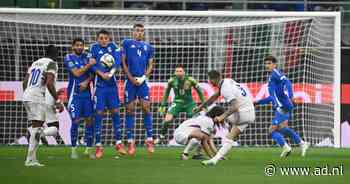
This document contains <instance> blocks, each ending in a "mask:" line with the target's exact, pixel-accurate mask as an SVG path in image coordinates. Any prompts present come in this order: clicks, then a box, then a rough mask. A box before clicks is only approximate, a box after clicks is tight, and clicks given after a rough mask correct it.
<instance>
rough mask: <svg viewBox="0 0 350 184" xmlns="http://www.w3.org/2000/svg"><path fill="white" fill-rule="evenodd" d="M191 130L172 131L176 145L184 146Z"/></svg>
mask: <svg viewBox="0 0 350 184" xmlns="http://www.w3.org/2000/svg"><path fill="white" fill-rule="evenodd" d="M192 131H193V129H192V128H177V129H175V131H174V138H175V141H176V143H178V144H182V145H186V144H187V142H188V137H189V136H190V134H191V132H192Z"/></svg>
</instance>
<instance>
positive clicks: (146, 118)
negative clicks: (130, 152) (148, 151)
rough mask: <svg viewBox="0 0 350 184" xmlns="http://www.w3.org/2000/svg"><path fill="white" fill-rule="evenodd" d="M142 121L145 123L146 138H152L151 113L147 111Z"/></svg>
mask: <svg viewBox="0 0 350 184" xmlns="http://www.w3.org/2000/svg"><path fill="white" fill-rule="evenodd" d="M143 123H144V125H145V129H146V135H147V138H152V136H153V127H152V114H151V113H147V114H145V115H144V117H143Z"/></svg>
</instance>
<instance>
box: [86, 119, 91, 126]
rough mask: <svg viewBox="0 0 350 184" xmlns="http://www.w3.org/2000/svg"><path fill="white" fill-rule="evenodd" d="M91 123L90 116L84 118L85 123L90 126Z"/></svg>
mask: <svg viewBox="0 0 350 184" xmlns="http://www.w3.org/2000/svg"><path fill="white" fill-rule="evenodd" d="M91 124H92V119H91V118H85V125H87V126H90V125H91Z"/></svg>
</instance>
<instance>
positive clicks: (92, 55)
mask: <svg viewBox="0 0 350 184" xmlns="http://www.w3.org/2000/svg"><path fill="white" fill-rule="evenodd" d="M96 56H97V52H96V47H95V44H92V45H90V49H89V53H88V56H87V57H88V58H89V59H90V58H94V59H96V58H97V57H96Z"/></svg>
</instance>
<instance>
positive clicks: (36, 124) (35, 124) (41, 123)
mask: <svg viewBox="0 0 350 184" xmlns="http://www.w3.org/2000/svg"><path fill="white" fill-rule="evenodd" d="M43 124H44V122H42V121H32V127H33V128H38V127H41V126H42V125H43Z"/></svg>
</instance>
